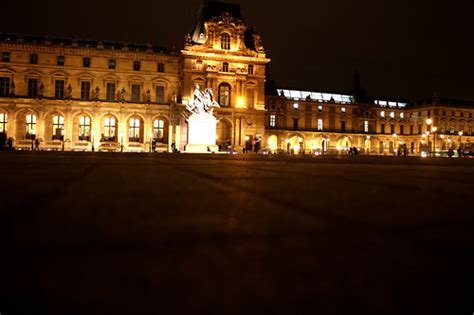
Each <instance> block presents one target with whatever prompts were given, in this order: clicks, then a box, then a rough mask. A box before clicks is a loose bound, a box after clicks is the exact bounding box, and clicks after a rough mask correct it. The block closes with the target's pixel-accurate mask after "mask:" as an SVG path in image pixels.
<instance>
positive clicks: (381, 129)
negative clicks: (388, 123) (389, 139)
mask: <svg viewBox="0 0 474 315" xmlns="http://www.w3.org/2000/svg"><path fill="white" fill-rule="evenodd" d="M380 133H385V124H380Z"/></svg>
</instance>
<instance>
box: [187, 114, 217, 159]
mask: <svg viewBox="0 0 474 315" xmlns="http://www.w3.org/2000/svg"><path fill="white" fill-rule="evenodd" d="M216 141H217V119H216V118H215V117H214V116H211V115H208V114H193V115H192V116H191V117H189V119H188V145H187V146H186V150H185V151H186V153H212V152H217V151H219V147H218V146H217V145H216Z"/></svg>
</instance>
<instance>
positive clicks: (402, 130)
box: [400, 125, 405, 135]
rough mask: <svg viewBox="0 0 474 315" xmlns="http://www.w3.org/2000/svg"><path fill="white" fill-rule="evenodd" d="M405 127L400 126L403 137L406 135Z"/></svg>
mask: <svg viewBox="0 0 474 315" xmlns="http://www.w3.org/2000/svg"><path fill="white" fill-rule="evenodd" d="M404 127H405V126H403V125H400V134H401V135H403V134H404V133H405V128H404Z"/></svg>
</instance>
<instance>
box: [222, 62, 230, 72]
mask: <svg viewBox="0 0 474 315" xmlns="http://www.w3.org/2000/svg"><path fill="white" fill-rule="evenodd" d="M222 72H229V64H228V63H227V62H224V63H223V64H222Z"/></svg>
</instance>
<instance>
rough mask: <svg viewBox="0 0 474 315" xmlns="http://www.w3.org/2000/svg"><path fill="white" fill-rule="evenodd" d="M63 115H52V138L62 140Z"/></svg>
mask: <svg viewBox="0 0 474 315" xmlns="http://www.w3.org/2000/svg"><path fill="white" fill-rule="evenodd" d="M63 136H64V117H63V116H60V115H56V116H54V117H53V140H63Z"/></svg>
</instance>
